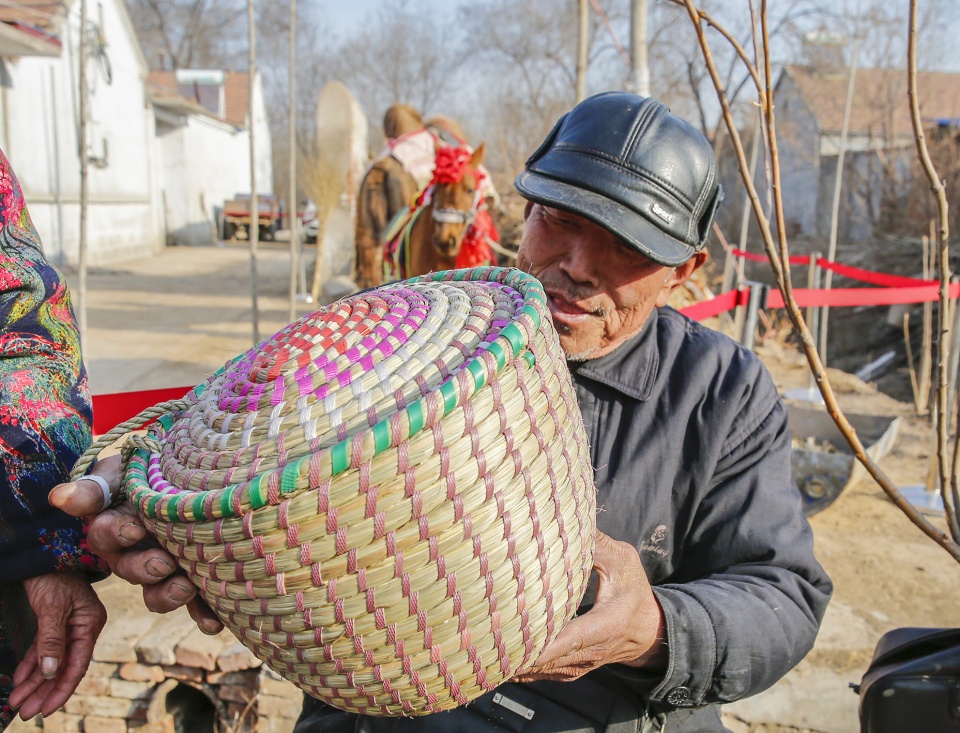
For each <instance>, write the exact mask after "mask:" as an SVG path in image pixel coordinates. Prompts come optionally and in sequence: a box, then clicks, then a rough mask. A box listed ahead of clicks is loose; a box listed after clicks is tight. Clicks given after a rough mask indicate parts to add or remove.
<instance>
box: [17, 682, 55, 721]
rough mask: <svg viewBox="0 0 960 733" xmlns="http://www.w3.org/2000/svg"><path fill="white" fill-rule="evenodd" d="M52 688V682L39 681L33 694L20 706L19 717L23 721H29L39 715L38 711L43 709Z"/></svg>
mask: <svg viewBox="0 0 960 733" xmlns="http://www.w3.org/2000/svg"><path fill="white" fill-rule="evenodd" d="M53 686H54V681H53V680H45V679H40V684H39V685H38V686H37V687H36V689H35V690H34V691H33V693H32V694H31V695H30V696H29V697H28V698H27V699H26V700H24V701H23V702H22V703H21V704H20V717H21V718H22V719H23V720H30V719H32V718H35V717H36V716H37V715H39V714H40V711H41V710H42V709H43V703H44V701H45V700H46V699H47V695H48V694H49V693H50V691H51V690H52V689H53Z"/></svg>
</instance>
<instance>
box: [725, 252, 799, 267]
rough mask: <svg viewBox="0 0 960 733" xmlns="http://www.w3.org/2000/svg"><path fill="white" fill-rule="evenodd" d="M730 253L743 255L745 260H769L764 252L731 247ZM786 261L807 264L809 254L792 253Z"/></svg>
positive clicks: (792, 263) (793, 263)
mask: <svg viewBox="0 0 960 733" xmlns="http://www.w3.org/2000/svg"><path fill="white" fill-rule="evenodd" d="M730 254H732V255H733V256H734V257H743V259H745V260H750V261H751V262H769V261H770V258H769V257H767V256H766V255H765V254H763V255H760V254H753V253H752V252H744V251H743V250H742V249H736V248H734V249H732V250H730ZM787 261H788V262H789V263H790V264H791V265H809V264H810V255H794V256H793V257H788V258H787Z"/></svg>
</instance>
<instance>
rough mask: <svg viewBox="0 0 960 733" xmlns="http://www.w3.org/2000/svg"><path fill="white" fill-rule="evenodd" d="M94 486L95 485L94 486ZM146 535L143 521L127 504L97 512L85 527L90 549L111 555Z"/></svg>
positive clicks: (100, 553) (130, 545)
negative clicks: (101, 512) (100, 512)
mask: <svg viewBox="0 0 960 733" xmlns="http://www.w3.org/2000/svg"><path fill="white" fill-rule="evenodd" d="M81 483H90V482H89V481H83V482H81ZM64 485H65V486H66V485H68V484H64ZM94 488H95V489H96V488H97V487H96V486H94ZM146 535H147V530H146V529H144V527H143V523H141V521H140V520H139V519H138V518H137V516H136V513H135V512H134V509H133V507H132V506H130V505H129V504H126V505H124V506H121V507H118V508H116V509H108V510H107V511H105V512H104V513H103V514H98V515H97V516H96V517H94V518H93V519H91V520H90V524H89V526H88V528H87V542H88V543H89V544H90V549H91V550H93V551H94V552H95V553H97V554H98V555H113V554H115V553H118V552H121V551H123V550H126V549H127V548H129V547H132V546H133V545H135V544H137V543H138V542H139V541H140V540H142V539H143V538H144V537H146Z"/></svg>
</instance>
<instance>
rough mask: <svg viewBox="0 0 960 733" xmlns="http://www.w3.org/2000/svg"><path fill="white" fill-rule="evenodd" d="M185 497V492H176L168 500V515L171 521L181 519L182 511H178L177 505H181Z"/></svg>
mask: <svg viewBox="0 0 960 733" xmlns="http://www.w3.org/2000/svg"><path fill="white" fill-rule="evenodd" d="M183 497H184V495H183V494H174V495H173V496H171V497H170V500H169V501H168V502H167V517H168V518H169V519H170V521H171V522H176V521H177V520H178V519H180V512H178V511H177V507H179V506H180V502H181V501H182V500H183Z"/></svg>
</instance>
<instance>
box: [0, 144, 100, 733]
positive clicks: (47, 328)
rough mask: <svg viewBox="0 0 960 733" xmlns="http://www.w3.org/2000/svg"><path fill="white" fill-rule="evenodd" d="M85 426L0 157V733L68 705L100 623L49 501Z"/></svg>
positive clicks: (26, 227)
mask: <svg viewBox="0 0 960 733" xmlns="http://www.w3.org/2000/svg"><path fill="white" fill-rule="evenodd" d="M92 416H93V413H92V408H91V404H90V393H89V389H88V387H87V375H86V370H85V369H84V366H83V361H82V358H81V354H80V339H79V333H78V331H77V325H76V321H75V318H74V315H73V309H72V306H71V304H70V295H69V293H68V291H67V285H66V281H65V280H64V278H63V276H62V275H61V274H60V273H59V272H58V271H57V270H56V268H54V267H53V266H51V265H50V264H49V263H48V262H47V260H46V258H45V257H44V254H43V248H42V246H41V243H40V239H39V237H38V236H37V232H36V229H35V228H34V226H33V222H32V221H31V220H30V215H29V213H28V212H27V208H26V206H25V203H24V199H23V194H22V191H21V189H20V184H19V182H18V181H17V178H16V176H15V175H14V173H13V171H12V169H11V168H10V164H9V162H8V161H7V159H6V157H5V156H4V155H3V153H2V152H0V460H2V461H3V471H2V472H0V559H2V562H0V730H2V729H3V728H4V727H5V726H6V724H7V723H9V721H10V720H11V719H12V717H13V715H14V713H15V712H16V710H17V708H19V709H20V714H21V716H22V717H23V718H25V719H29V718H32V717H33V716H35V715H37V714H39V713H42V714H44V715H49V714H51V713H53V712H54V711H55V710H56V709H57V708H59V707H60V706H61V705H63V704H64V703H65V702H66V700H67V698H69V696H70V695H71V694H72V692H73V691H74V690H75V689H76V686H77V684H78V683H79V682H80V680H81V679H82V677H83V674H84V673H85V672H86V669H87V666H88V665H89V663H90V659H91V657H92V655H93V646H94V643H95V642H96V639H97V636H98V635H99V633H100V630H101V629H102V628H103V624H104V622H105V620H106V612H105V611H104V608H103V606H102V605H101V603H100V601H99V600H98V599H97V596H96V593H94V591H93V589H92V587H91V586H90V581H91V579H94V578H96V577H100V576H102V572H103V569H104V568H103V567H102V566H101V564H100V561H99V560H98V559H97V558H96V557H95V556H94V555H93V554H91V553H90V552H89V551H88V550H87V548H86V530H85V527H84V525H83V523H82V522H81V521H80V520H78V519H75V518H73V517H70V516H68V515H66V514H64V513H63V512H60V511H59V510H56V509H54V508H53V507H52V506H51V505H50V503H49V502H48V500H47V495H48V493H49V492H50V489H52V488H53V487H54V486H55V485H57V484H59V483H61V482H63V481H64V480H66V479H67V477H68V475H69V473H70V469H71V467H72V466H73V464H74V462H75V461H76V460H77V459H78V458H79V457H80V455H81V454H82V453H83V451H84V450H85V449H86V447H87V446H88V445H89V443H90V438H91V424H92Z"/></svg>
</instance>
